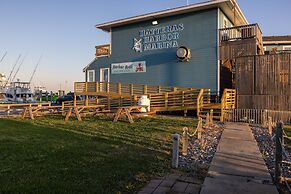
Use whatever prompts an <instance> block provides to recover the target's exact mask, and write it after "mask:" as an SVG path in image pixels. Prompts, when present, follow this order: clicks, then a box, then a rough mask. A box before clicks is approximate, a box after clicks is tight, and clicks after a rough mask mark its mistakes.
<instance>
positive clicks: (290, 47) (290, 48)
mask: <svg viewBox="0 0 291 194" xmlns="http://www.w3.org/2000/svg"><path fill="white" fill-rule="evenodd" d="M286 48H288V49H286ZM283 50H284V51H287V50H288V51H291V45H288V46H283Z"/></svg>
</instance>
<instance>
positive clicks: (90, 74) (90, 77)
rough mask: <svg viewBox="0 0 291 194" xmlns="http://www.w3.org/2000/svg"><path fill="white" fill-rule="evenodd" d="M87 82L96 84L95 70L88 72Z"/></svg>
mask: <svg viewBox="0 0 291 194" xmlns="http://www.w3.org/2000/svg"><path fill="white" fill-rule="evenodd" d="M87 82H95V70H88V71H87Z"/></svg>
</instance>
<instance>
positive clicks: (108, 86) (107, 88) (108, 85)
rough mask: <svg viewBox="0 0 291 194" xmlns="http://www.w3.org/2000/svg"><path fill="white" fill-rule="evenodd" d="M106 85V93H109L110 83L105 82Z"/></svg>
mask: <svg viewBox="0 0 291 194" xmlns="http://www.w3.org/2000/svg"><path fill="white" fill-rule="evenodd" d="M106 85H107V87H106V90H107V93H109V92H110V83H109V82H107V83H106Z"/></svg>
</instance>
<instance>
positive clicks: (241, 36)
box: [219, 24, 264, 60]
mask: <svg viewBox="0 0 291 194" xmlns="http://www.w3.org/2000/svg"><path fill="white" fill-rule="evenodd" d="M219 42H220V45H219V47H220V48H219V51H220V52H219V59H220V60H226V59H232V60H234V59H235V58H236V57H239V56H248V55H257V54H263V52H264V51H263V40H262V31H261V30H260V27H259V25H258V24H251V25H244V26H235V27H231V28H223V29H220V30H219ZM258 48H259V49H258Z"/></svg>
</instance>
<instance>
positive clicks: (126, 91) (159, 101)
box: [64, 82, 235, 118]
mask: <svg viewBox="0 0 291 194" xmlns="http://www.w3.org/2000/svg"><path fill="white" fill-rule="evenodd" d="M233 94H235V92H234V90H231V89H228V90H225V93H224V95H223V97H222V99H223V100H222V103H211V91H210V89H197V88H183V87H174V86H151V85H145V84H124V83H111V82H76V83H75V95H82V96H86V100H83V101H77V100H76V98H75V101H74V102H68V103H71V104H72V103H74V106H77V105H84V106H88V105H94V104H100V105H105V108H106V109H107V110H112V109H117V108H118V107H122V106H136V105H138V99H139V97H140V96H141V95H147V96H148V98H149V99H150V101H151V111H153V112H170V111H184V113H186V112H187V111H188V110H195V111H197V116H201V114H206V113H207V112H208V113H209V112H210V110H211V109H213V110H216V111H215V112H217V115H216V116H218V118H220V116H221V115H222V114H221V111H222V108H228V107H229V105H228V103H232V104H234V103H235V100H234V99H235V95H233ZM67 105H69V104H65V105H64V106H67Z"/></svg>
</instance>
